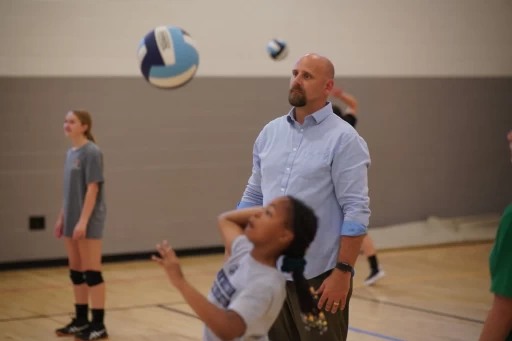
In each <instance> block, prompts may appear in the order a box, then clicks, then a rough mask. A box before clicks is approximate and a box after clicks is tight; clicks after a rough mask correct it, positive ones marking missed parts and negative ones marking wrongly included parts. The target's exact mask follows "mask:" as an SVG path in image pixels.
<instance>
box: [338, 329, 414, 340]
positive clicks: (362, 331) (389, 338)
mask: <svg viewBox="0 0 512 341" xmlns="http://www.w3.org/2000/svg"><path fill="white" fill-rule="evenodd" d="M348 330H350V331H353V332H356V333H361V334H366V335H370V336H375V337H377V338H379V339H383V340H389V341H405V340H402V339H396V338H394V337H391V336H386V335H382V334H378V333H373V332H369V331H366V330H362V329H358V328H354V327H348Z"/></svg>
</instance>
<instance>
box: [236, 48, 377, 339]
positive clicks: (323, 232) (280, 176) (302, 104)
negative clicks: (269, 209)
mask: <svg viewBox="0 0 512 341" xmlns="http://www.w3.org/2000/svg"><path fill="white" fill-rule="evenodd" d="M333 79H334V66H333V65H332V63H331V62H330V61H329V60H328V59H326V58H324V57H321V56H319V55H316V54H308V55H305V56H304V57H302V58H301V59H299V61H298V62H297V63H296V64H295V67H294V69H293V71H292V77H291V81H290V93H289V98H288V100H289V102H290V104H291V105H292V106H293V108H292V110H290V112H289V113H288V114H287V115H284V116H281V117H279V118H277V119H275V120H273V121H271V122H270V123H268V124H267V125H266V126H265V127H264V128H263V130H262V131H261V132H260V134H259V135H258V137H257V139H256V141H255V143H254V149H253V168H252V175H251V176H250V178H249V181H248V184H247V186H246V189H245V191H244V193H243V196H242V200H241V201H240V203H239V205H238V207H239V208H244V207H250V206H255V205H267V204H268V203H269V202H270V201H272V200H273V199H274V198H276V197H278V196H281V195H293V196H296V197H297V198H300V199H302V200H303V201H304V202H305V203H307V204H308V205H309V206H311V207H312V208H313V209H314V210H315V212H316V214H317V216H318V219H319V227H318V232H317V236H316V239H315V241H314V242H313V243H312V244H311V246H310V249H309V250H308V252H307V254H306V262H307V263H306V268H305V271H304V276H305V277H306V279H308V280H309V284H310V285H312V286H313V287H314V288H315V289H316V290H317V291H318V294H319V302H318V305H319V309H324V310H325V311H327V312H328V313H326V314H325V315H326V319H327V322H328V324H329V325H328V328H329V329H328V331H327V333H325V334H323V335H321V336H320V335H318V334H315V333H313V332H308V331H306V330H305V329H304V326H303V325H301V324H302V322H301V318H302V317H301V315H300V309H299V308H298V307H299V305H298V300H297V297H296V294H295V292H294V290H293V289H292V288H293V286H292V285H290V284H291V283H288V284H289V285H287V291H288V295H287V300H286V303H285V305H284V306H283V310H282V311H281V314H280V316H279V318H278V320H277V321H276V323H275V324H274V326H273V327H272V329H271V331H270V333H269V338H270V339H271V340H279V341H287V340H289V341H297V340H326V341H331V340H332V341H341V340H346V338H347V332H348V310H349V309H348V306H349V301H350V296H351V294H352V277H353V274H354V270H353V267H354V264H355V262H356V259H357V257H358V254H359V250H360V248H361V243H362V240H363V238H364V236H365V234H366V229H367V226H368V222H369V217H370V209H369V197H368V175H367V172H368V167H369V166H370V155H369V151H368V147H367V144H366V142H365V141H364V140H363V138H362V137H360V136H359V134H358V133H357V132H356V130H355V129H354V128H353V127H352V126H351V125H350V124H348V123H347V122H345V121H344V120H342V119H341V118H339V117H338V116H336V115H335V114H334V113H333V110H332V106H331V103H329V102H327V98H328V96H329V93H330V91H331V90H332V88H333V85H334V81H333ZM341 245H342V247H340V246H341ZM299 321H300V322H299Z"/></svg>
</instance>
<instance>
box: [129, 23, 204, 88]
mask: <svg viewBox="0 0 512 341" xmlns="http://www.w3.org/2000/svg"><path fill="white" fill-rule="evenodd" d="M137 56H138V59H139V67H140V71H141V72H142V75H144V78H145V79H146V80H147V81H148V82H149V83H150V84H151V85H153V86H155V87H157V88H163V89H174V88H178V87H180V86H183V85H185V84H187V83H188V82H189V81H191V80H192V78H194V76H195V74H196V72H197V69H198V67H199V53H198V51H197V47H196V43H195V41H194V40H193V39H192V37H191V36H190V35H189V34H188V33H187V32H185V31H184V30H182V29H181V28H179V27H176V26H158V27H156V28H155V29H153V30H151V31H150V32H148V33H147V34H146V35H145V36H144V38H143V39H142V40H141V42H140V43H139V48H138V50H137Z"/></svg>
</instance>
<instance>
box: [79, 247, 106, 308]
mask: <svg viewBox="0 0 512 341" xmlns="http://www.w3.org/2000/svg"><path fill="white" fill-rule="evenodd" d="M79 246H80V255H81V257H82V259H83V260H84V261H83V264H84V268H85V271H97V272H100V273H101V270H102V269H101V239H83V240H80V241H79ZM89 292H90V296H91V308H92V309H104V308H105V283H104V282H102V283H100V284H97V285H94V286H91V287H90V288H89Z"/></svg>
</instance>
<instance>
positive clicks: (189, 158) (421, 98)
mask: <svg viewBox="0 0 512 341" xmlns="http://www.w3.org/2000/svg"><path fill="white" fill-rule="evenodd" d="M339 83H340V84H346V85H347V87H350V91H351V92H352V93H353V94H354V95H355V96H357V98H358V99H359V101H360V103H361V107H360V125H359V129H358V130H359V132H360V134H361V135H362V136H363V137H364V138H365V139H366V141H367V142H368V144H369V148H370V151H371V156H372V161H373V165H372V167H371V169H370V176H369V182H370V197H371V208H372V211H373V214H372V218H371V224H372V226H382V225H387V224H394V223H401V222H407V221H413V220H418V219H425V218H426V217H427V216H429V215H439V216H443V217H451V216H462V215H474V214H485V213H500V211H501V210H502V209H503V208H504V206H505V205H506V204H507V203H508V202H510V200H511V199H512V196H511V191H510V189H511V188H512V176H511V175H512V164H511V163H510V155H509V154H510V153H509V152H508V150H507V148H508V146H507V143H506V140H505V135H506V132H507V129H510V128H512V115H511V114H510V108H511V107H512V96H510V93H511V90H512V78H502V79H499V78H493V79H440V78H439V79H436V78H433V79H392V78H389V79H384V78H382V79H371V78H366V79H357V78H354V79H343V80H339ZM287 87H288V80H287V79H285V78H275V79H270V78H269V79H255V78H253V79H230V78H198V79H196V80H195V81H194V82H192V83H190V84H189V85H188V86H187V87H185V88H183V89H180V90H178V91H174V92H169V91H155V90H154V89H151V88H150V87H148V86H147V84H145V83H144V81H142V80H141V79H139V78H136V79H132V78H117V79H116V78H112V79H79V78H76V79H63V78H60V79H59V78H38V79H30V78H24V79H12V78H0V112H1V116H0V146H1V155H2V157H1V159H2V162H1V167H0V188H1V191H0V207H1V209H0V219H1V220H0V221H1V230H0V235H1V238H0V240H1V241H2V242H1V244H2V245H1V247H0V260H1V261H9V260H21V259H31V258H36V259H37V258H51V257H56V256H60V255H62V254H63V245H62V244H61V243H60V241H56V240H55V238H54V237H53V235H52V230H53V224H54V222H55V219H56V217H57V213H58V211H59V209H60V205H61V198H62V171H63V163H64V157H65V153H66V150H67V148H68V147H69V144H68V141H67V140H66V139H65V137H64V135H63V131H62V122H63V117H64V115H65V113H66V111H67V110H68V109H69V108H88V109H89V110H90V111H91V112H92V113H93V115H94V119H95V120H94V126H93V132H94V134H95V136H96V138H97V139H98V143H99V145H100V146H101V148H102V149H103V151H104V154H105V164H106V171H105V173H106V195H107V202H108V224H107V229H106V233H105V253H119V252H136V251H148V250H152V249H153V248H154V245H155V243H156V242H158V241H160V240H162V239H163V238H167V239H168V240H169V241H170V242H171V243H172V245H173V246H174V247H176V248H191V247H201V246H212V245H218V244H220V238H219V236H218V233H217V230H216V225H215V218H216V216H217V214H218V213H220V212H222V211H224V210H228V209H232V208H234V207H235V205H236V204H237V202H238V200H239V199H240V196H241V194H242V191H243V190H244V186H245V184H246V181H247V179H248V177H249V175H250V171H251V161H252V157H251V152H252V144H253V142H254V139H255V137H256V135H257V134H258V132H259V131H260V129H261V128H262V127H263V125H264V124H265V123H266V122H268V121H269V120H271V119H273V118H275V117H277V116H279V115H283V114H285V113H286V112H287V111H288V109H289V106H288V103H287ZM29 215H44V216H46V221H47V228H46V230H45V231H36V232H30V231H29V230H28V216H29Z"/></svg>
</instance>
